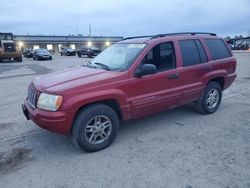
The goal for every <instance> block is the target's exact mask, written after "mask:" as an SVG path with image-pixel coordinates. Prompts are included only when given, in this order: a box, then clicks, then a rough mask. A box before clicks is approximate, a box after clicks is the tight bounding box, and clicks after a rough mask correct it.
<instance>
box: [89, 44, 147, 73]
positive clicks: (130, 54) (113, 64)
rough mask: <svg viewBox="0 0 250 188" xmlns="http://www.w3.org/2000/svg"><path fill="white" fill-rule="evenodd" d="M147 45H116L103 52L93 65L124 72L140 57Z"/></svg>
mask: <svg viewBox="0 0 250 188" xmlns="http://www.w3.org/2000/svg"><path fill="white" fill-rule="evenodd" d="M144 47H145V44H114V45H112V46H110V47H109V48H107V49H106V50H104V51H102V52H101V53H100V54H99V55H97V56H96V57H95V58H94V59H93V60H92V61H91V65H93V66H95V65H101V66H102V67H105V66H106V68H107V67H108V69H109V70H118V71H121V70H124V69H125V68H126V67H128V66H129V65H130V64H131V63H133V61H134V59H135V58H136V57H137V55H139V53H140V52H141V51H142V49H143V48H144Z"/></svg>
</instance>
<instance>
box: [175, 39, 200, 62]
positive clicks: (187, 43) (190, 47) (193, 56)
mask: <svg viewBox="0 0 250 188" xmlns="http://www.w3.org/2000/svg"><path fill="white" fill-rule="evenodd" d="M179 45H180V49H181V55H182V63H183V66H184V67H186V66H191V65H196V64H199V63H200V55H199V52H198V49H197V47H196V44H195V41H194V40H182V41H179Z"/></svg>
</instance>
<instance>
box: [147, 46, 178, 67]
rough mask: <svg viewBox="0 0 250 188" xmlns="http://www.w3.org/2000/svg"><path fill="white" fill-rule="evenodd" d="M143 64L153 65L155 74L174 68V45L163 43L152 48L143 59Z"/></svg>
mask: <svg viewBox="0 0 250 188" xmlns="http://www.w3.org/2000/svg"><path fill="white" fill-rule="evenodd" d="M142 62H143V64H153V65H155V66H156V68H157V72H161V71H164V70H169V69H174V68H176V60H175V52H174V45H173V43H172V42H165V43H161V44H158V45H156V46H155V47H153V48H152V49H151V50H150V51H149V52H148V54H147V55H146V56H145V57H144V59H143V61H142Z"/></svg>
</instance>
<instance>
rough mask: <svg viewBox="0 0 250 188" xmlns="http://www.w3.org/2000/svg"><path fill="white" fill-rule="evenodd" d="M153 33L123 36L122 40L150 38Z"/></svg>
mask: <svg viewBox="0 0 250 188" xmlns="http://www.w3.org/2000/svg"><path fill="white" fill-rule="evenodd" d="M152 37H154V35H144V36H135V37H124V38H123V39H122V40H128V39H137V38H152Z"/></svg>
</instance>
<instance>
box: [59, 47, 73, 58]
mask: <svg viewBox="0 0 250 188" xmlns="http://www.w3.org/2000/svg"><path fill="white" fill-rule="evenodd" d="M60 53H61V56H63V55H66V56H75V55H76V50H74V49H72V48H68V47H62V48H61V52H60Z"/></svg>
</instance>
